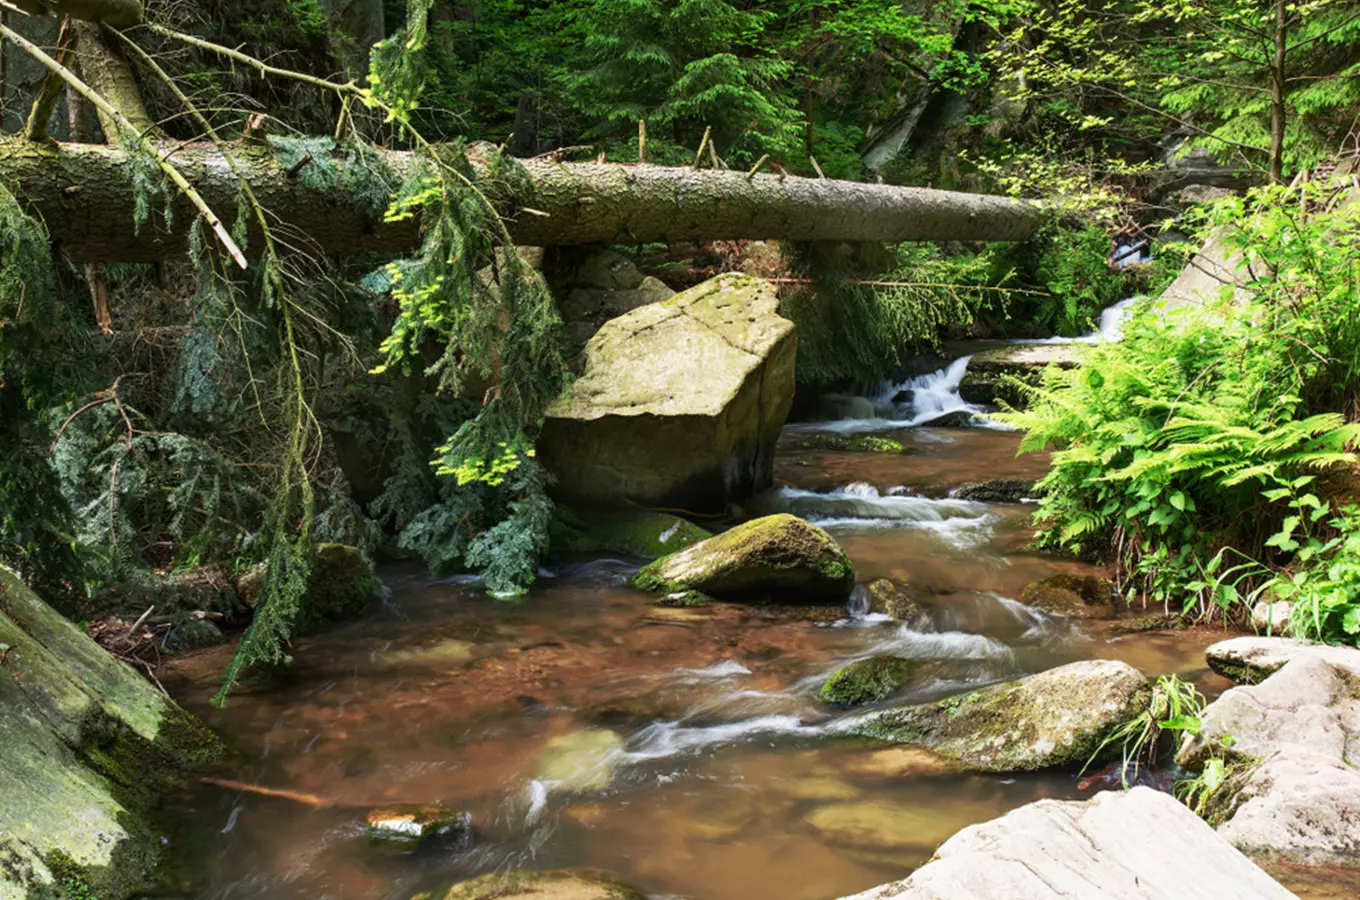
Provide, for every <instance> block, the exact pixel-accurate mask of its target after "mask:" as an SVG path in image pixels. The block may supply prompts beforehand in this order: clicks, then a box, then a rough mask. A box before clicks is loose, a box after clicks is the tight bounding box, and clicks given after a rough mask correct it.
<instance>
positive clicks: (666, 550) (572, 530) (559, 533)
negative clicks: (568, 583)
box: [552, 507, 713, 559]
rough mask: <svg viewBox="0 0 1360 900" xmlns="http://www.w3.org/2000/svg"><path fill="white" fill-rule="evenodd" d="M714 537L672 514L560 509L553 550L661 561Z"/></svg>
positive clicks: (555, 524) (640, 510)
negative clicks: (608, 554)
mask: <svg viewBox="0 0 1360 900" xmlns="http://www.w3.org/2000/svg"><path fill="white" fill-rule="evenodd" d="M712 536H713V533H712V532H711V531H705V530H704V529H702V528H700V527H699V526H698V525H695V524H694V523H693V522H690V521H689V520H687V519H682V518H680V517H679V516H674V515H671V514H670V513H663V512H651V511H649V510H644V509H636V510H611V511H608V512H598V511H590V512H578V513H572V512H568V511H566V510H564V509H563V508H562V507H559V508H558V514H557V516H556V518H555V519H554V521H553V529H552V547H553V552H554V553H617V554H620V555H622V556H633V557H640V558H642V559H657V558H659V557H662V556H666V555H667V554H670V553H675V552H676V551H677V550H683V549H684V548H686V547H689V546H691V545H693V544H697V543H699V542H700V541H702V540H706V539H708V538H711V537H712Z"/></svg>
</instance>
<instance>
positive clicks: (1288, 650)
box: [1204, 637, 1360, 684]
mask: <svg viewBox="0 0 1360 900" xmlns="http://www.w3.org/2000/svg"><path fill="white" fill-rule="evenodd" d="M1204 658H1205V660H1206V661H1207V662H1208V663H1209V668H1211V669H1213V670H1214V671H1215V672H1217V673H1218V674H1220V675H1222V676H1223V677H1224V678H1229V679H1232V680H1233V681H1236V682H1238V683H1240V684H1254V683H1256V682H1258V681H1264V680H1265V679H1267V678H1269V677H1270V676H1271V675H1273V674H1275V673H1276V672H1278V671H1279V670H1280V669H1283V668H1284V667H1285V665H1286V664H1288V663H1290V662H1292V661H1293V660H1296V659H1304V658H1309V659H1320V660H1322V661H1323V662H1325V663H1327V664H1328V665H1330V666H1333V667H1335V668H1338V669H1343V670H1345V671H1347V672H1350V673H1351V675H1352V676H1354V677H1355V678H1360V650H1357V649H1355V648H1354V647H1336V646H1332V645H1331V644H1319V643H1315V642H1313V641H1304V640H1297V639H1294V638H1282V637H1239V638H1230V639H1228V640H1226V641H1219V642H1218V643H1217V644H1213V645H1211V646H1210V647H1209V649H1207V650H1205V651H1204Z"/></svg>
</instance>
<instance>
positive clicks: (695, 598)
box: [656, 591, 714, 609]
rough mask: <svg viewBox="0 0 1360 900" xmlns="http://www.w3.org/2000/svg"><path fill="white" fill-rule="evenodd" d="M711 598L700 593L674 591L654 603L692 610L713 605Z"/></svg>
mask: <svg viewBox="0 0 1360 900" xmlns="http://www.w3.org/2000/svg"><path fill="white" fill-rule="evenodd" d="M713 602H714V601H713V598H712V597H710V596H708V594H705V593H704V592H702V591H676V592H675V593H672V594H666V595H665V596H663V597H662V598H661V599H659V600H657V601H656V605H657V606H665V607H669V608H676V609H692V608H695V607H699V606H708V605H710V604H711V603H713Z"/></svg>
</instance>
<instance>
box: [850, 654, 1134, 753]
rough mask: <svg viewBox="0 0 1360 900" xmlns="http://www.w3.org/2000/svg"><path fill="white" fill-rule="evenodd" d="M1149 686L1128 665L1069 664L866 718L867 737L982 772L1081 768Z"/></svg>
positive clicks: (861, 726)
mask: <svg viewBox="0 0 1360 900" xmlns="http://www.w3.org/2000/svg"><path fill="white" fill-rule="evenodd" d="M1151 698H1152V690H1151V688H1150V687H1149V685H1148V681H1147V678H1145V677H1144V676H1143V674H1142V673H1141V672H1139V671H1138V670H1137V669H1135V668H1133V667H1132V666H1130V665H1128V664H1127V663H1123V662H1115V661H1113V660H1088V661H1085V662H1075V663H1069V664H1068V665H1065V666H1059V667H1058V668H1056V669H1049V670H1048V671H1047V672H1040V673H1039V674H1037V675H1030V676H1028V677H1027V678H1021V679H1020V680H1018V681H1010V682H1006V683H1004V684H997V685H992V686H991V687H985V688H982V689H980V690H977V691H973V692H972V693H969V694H963V695H959V696H956V697H950V698H948V699H946V700H939V701H935V702H932V703H921V704H916V705H914V706H905V707H901V708H898V709H890V710H886V711H884V712H879V713H871V714H869V715H866V716H864V717H862V718H861V719H859V721H858V722H857V723H855V729H854V730H855V731H856V732H857V733H859V734H863V735H865V736H868V737H876V738H880V739H883V740H889V741H896V742H898V743H903V744H917V745H920V746H922V747H927V748H929V749H931V750H934V751H935V752H936V753H940V754H943V755H944V756H947V757H950V758H952V759H956V760H959V761H960V762H963V763H965V764H967V766H968V767H969V768H970V769H973V770H976V771H987V772H1029V771H1035V770H1037V769H1047V768H1053V767H1055V766H1069V765H1080V764H1082V763H1085V762H1086V761H1087V760H1088V759H1090V758H1091V756H1092V755H1094V754H1095V753H1096V752H1097V750H1098V748H1099V747H1100V744H1101V741H1102V740H1103V739H1104V738H1105V736H1106V735H1107V734H1109V733H1110V731H1111V730H1112V729H1114V728H1115V727H1117V726H1119V725H1120V724H1122V723H1124V722H1127V721H1128V720H1130V719H1132V718H1134V717H1136V716H1137V715H1139V714H1140V713H1142V712H1143V711H1144V710H1145V709H1147V705H1148V703H1149V701H1150V700H1151Z"/></svg>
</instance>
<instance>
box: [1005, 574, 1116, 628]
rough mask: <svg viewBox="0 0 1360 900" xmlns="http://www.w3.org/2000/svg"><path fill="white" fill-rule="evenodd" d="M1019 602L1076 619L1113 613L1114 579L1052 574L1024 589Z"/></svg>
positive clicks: (1100, 616)
mask: <svg viewBox="0 0 1360 900" xmlns="http://www.w3.org/2000/svg"><path fill="white" fill-rule="evenodd" d="M1020 602H1021V603H1023V604H1025V605H1026V606H1032V607H1034V608H1035V609H1042V610H1044V611H1045V612H1051V613H1057V614H1058V615H1061V616H1072V617H1074V618H1079V619H1109V618H1112V617H1113V616H1114V582H1112V581H1110V579H1108V578H1101V577H1099V576H1096V575H1054V576H1052V577H1051V578H1045V579H1043V580H1042V581H1036V582H1034V583H1032V584H1030V585H1029V587H1027V588H1025V592H1024V593H1023V594H1021V595H1020Z"/></svg>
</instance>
